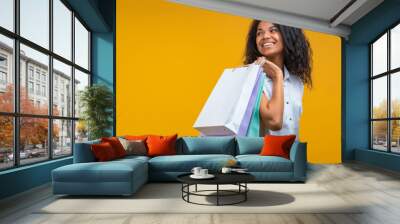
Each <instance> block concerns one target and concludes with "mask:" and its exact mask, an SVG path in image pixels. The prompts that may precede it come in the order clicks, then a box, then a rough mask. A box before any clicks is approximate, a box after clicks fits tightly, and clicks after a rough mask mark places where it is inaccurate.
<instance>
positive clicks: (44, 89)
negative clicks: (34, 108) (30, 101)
mask: <svg viewBox="0 0 400 224" xmlns="http://www.w3.org/2000/svg"><path fill="white" fill-rule="evenodd" d="M42 96H44V97H45V96H46V86H42Z"/></svg>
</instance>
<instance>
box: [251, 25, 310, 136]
mask: <svg viewBox="0 0 400 224" xmlns="http://www.w3.org/2000/svg"><path fill="white" fill-rule="evenodd" d="M244 63H245V64H251V63H256V64H258V65H260V66H261V67H262V68H263V70H264V73H265V75H266V78H265V79H264V80H265V81H264V83H263V93H262V96H261V100H260V102H259V112H260V122H259V123H260V129H259V130H260V136H264V135H265V134H271V135H288V134H295V135H296V136H297V137H296V138H298V132H299V121H300V116H301V113H302V98H303V89H304V85H308V86H309V87H311V86H312V80H311V48H310V44H309V42H308V40H307V38H306V37H305V35H304V33H303V31H302V30H301V29H298V28H293V27H287V26H283V25H279V24H273V23H270V22H267V21H259V20H254V21H253V23H252V24H251V27H250V30H249V33H248V37H247V45H246V50H245V61H244Z"/></svg>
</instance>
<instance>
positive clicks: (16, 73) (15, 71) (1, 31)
mask: <svg viewBox="0 0 400 224" xmlns="http://www.w3.org/2000/svg"><path fill="white" fill-rule="evenodd" d="M59 1H60V2H61V3H62V4H63V5H64V6H65V7H66V8H68V10H70V11H71V18H70V22H71V33H70V35H71V59H67V58H64V57H63V56H61V55H59V54H57V53H55V52H54V51H53V50H54V49H53V41H54V40H53V32H54V29H53V21H54V18H53V0H48V2H49V12H48V13H49V49H46V48H45V47H42V46H41V45H39V44H36V43H34V42H33V41H30V40H29V39H26V38H24V37H23V36H21V35H20V0H14V1H13V10H14V18H13V20H14V21H13V22H14V24H13V25H14V27H13V28H14V31H10V30H8V29H6V28H4V27H1V26H0V35H3V36H5V37H8V38H11V39H12V40H13V44H14V49H13V59H12V61H13V63H12V65H11V66H12V73H11V75H13V78H14V93H13V98H14V99H13V102H14V105H13V107H14V110H13V112H2V111H0V116H4V117H11V118H12V119H13V154H14V158H13V159H14V161H13V166H11V167H5V168H0V172H2V171H5V170H11V169H16V168H19V167H24V166H30V165H33V164H38V163H43V162H46V161H50V160H58V159H62V158H65V157H70V156H73V152H74V143H75V125H76V124H75V123H76V121H78V120H79V119H80V118H79V117H75V108H74V107H72V108H71V109H72V113H71V114H70V116H67V115H66V116H61V115H60V116H56V115H53V100H54V99H53V97H54V94H53V75H54V74H53V59H56V60H58V61H59V62H62V63H64V64H66V65H69V66H71V68H72V69H71V80H72V81H71V83H72V87H71V89H72V90H71V93H72V94H73V95H72V96H73V97H72V99H71V101H72V102H71V103H72V105H74V103H75V97H74V96H75V95H74V94H75V85H74V82H75V69H77V70H79V71H81V72H83V73H85V74H87V75H88V77H89V83H88V86H91V85H92V67H91V65H92V61H91V46H92V43H91V37H92V30H91V29H90V28H89V27H88V25H87V24H86V23H85V22H84V21H83V19H82V18H81V17H80V16H79V14H78V13H76V11H75V10H73V9H72V7H71V6H70V5H69V4H68V2H66V1H65V0H59ZM75 18H76V19H77V20H79V22H80V23H81V24H82V25H83V26H84V28H85V29H86V30H87V31H88V35H89V37H88V38H89V39H88V57H89V59H88V62H89V65H88V69H85V68H83V67H81V66H79V65H78V64H76V63H75ZM20 44H23V45H25V46H27V47H30V48H32V49H34V50H36V51H39V52H40V53H43V54H45V55H47V56H48V58H49V63H48V76H47V78H48V84H47V86H46V91H48V94H47V93H46V92H45V94H46V95H47V96H48V108H49V110H48V112H47V114H46V115H39V114H27V113H21V111H20V84H21V83H20ZM27 66H29V64H27ZM28 68H30V67H27V70H28ZM41 74H42V73H40V74H39V75H40V76H39V80H38V81H39V83H41V81H42V80H41ZM25 75H26V77H27V81H29V80H30V74H29V73H27V74H25ZM32 81H33V83H34V86H35V83H36V70H33V79H32ZM28 88H29V87H28ZM27 91H29V90H28V89H27ZM34 91H36V90H35V89H34ZM41 95H42V94H40V96H41ZM24 117H26V118H45V119H47V122H48V136H47V142H48V143H49V144H48V145H47V150H48V155H47V158H44V159H43V160H40V161H38V162H32V163H26V164H21V161H20V150H19V147H20V143H19V141H20V119H21V118H24ZM56 120H66V121H71V125H72V127H71V128H72V130H71V131H72V133H71V154H68V155H62V156H54V155H53V152H54V147H53V144H52V142H53V122H54V121H56Z"/></svg>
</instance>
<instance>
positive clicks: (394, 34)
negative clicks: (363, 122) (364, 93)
mask: <svg viewBox="0 0 400 224" xmlns="http://www.w3.org/2000/svg"><path fill="white" fill-rule="evenodd" d="M370 52H371V77H370V82H371V90H370V91H371V120H370V122H371V143H370V144H371V148H372V149H374V150H380V151H385V152H391V153H400V88H398V87H399V86H400V24H398V25H397V26H395V27H392V28H391V29H389V30H387V31H386V32H385V33H384V34H383V35H381V36H380V37H379V38H377V39H376V40H375V41H374V42H372V43H371V45H370Z"/></svg>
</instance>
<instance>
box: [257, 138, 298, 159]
mask: <svg viewBox="0 0 400 224" xmlns="http://www.w3.org/2000/svg"><path fill="white" fill-rule="evenodd" d="M295 139H296V135H281V136H274V135H266V136H265V137H264V146H263V148H262V149H261V152H260V155H261V156H280V157H283V158H286V159H290V157H289V154H290V148H291V147H292V145H293V142H294V140H295Z"/></svg>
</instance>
